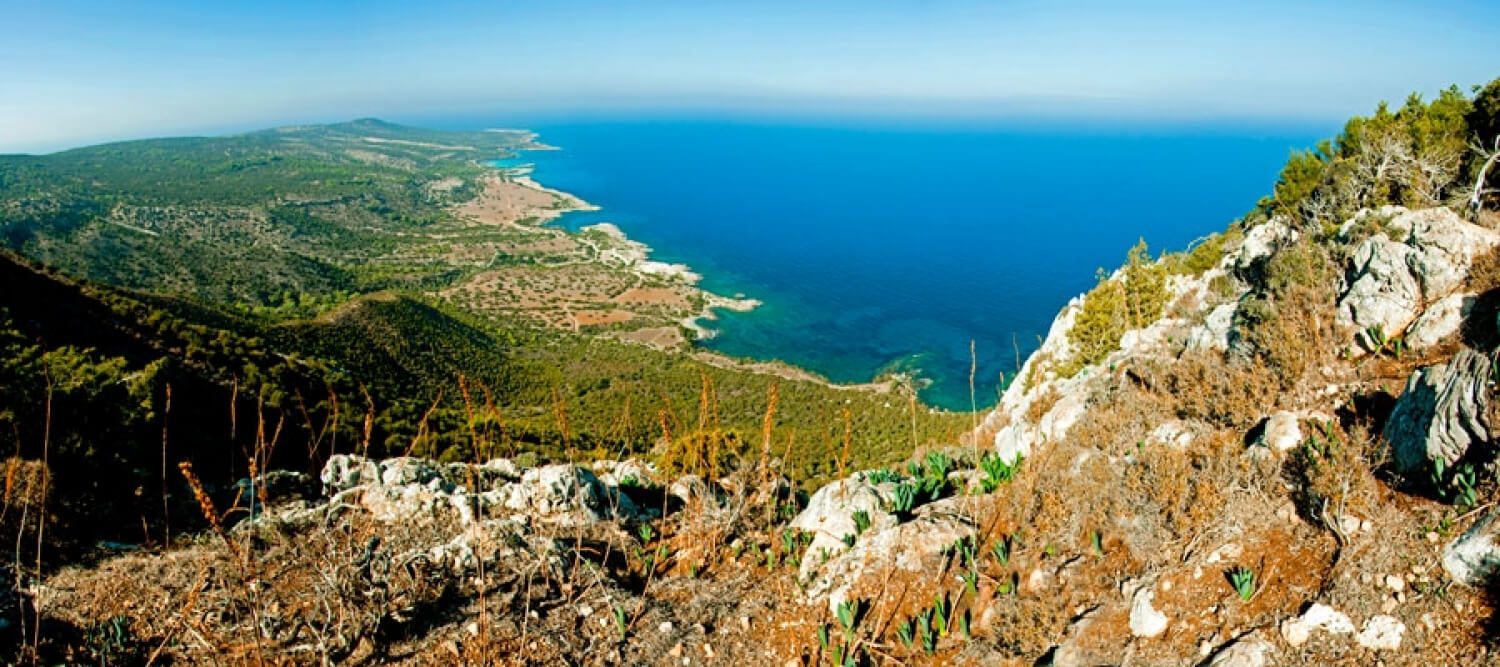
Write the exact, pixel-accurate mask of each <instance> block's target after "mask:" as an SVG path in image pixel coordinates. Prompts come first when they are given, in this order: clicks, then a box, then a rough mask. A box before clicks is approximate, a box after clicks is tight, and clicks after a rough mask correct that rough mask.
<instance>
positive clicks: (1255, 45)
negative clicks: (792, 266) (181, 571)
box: [0, 0, 1500, 153]
mask: <svg viewBox="0 0 1500 667" xmlns="http://www.w3.org/2000/svg"><path fill="white" fill-rule="evenodd" d="M0 24H3V25H5V26H7V27H6V28H5V29H4V30H3V33H0V34H3V35H4V37H5V39H3V40H0V59H3V60H4V62H7V63H11V64H14V65H15V66H12V67H7V68H4V70H3V71H0V153H12V152H47V151H52V150H58V149H62V148H67V147H74V146H80V145H86V144H91V143H98V142H101V141H111V140H119V139H129V138H140V137H147V136H163V135H182V134H215V133H223V132H235V131H244V130H249V129H255V128H260V127H268V126H274V125H283V124H294V123H308V122H329V121H338V120H348V119H352V118H357V117H366V116H375V117H381V118H388V119H392V120H397V121H401V120H410V119H412V118H422V117H442V116H472V117H481V116H488V117H494V118H500V117H517V118H524V117H538V116H547V115H558V114H579V113H584V114H595V115H608V114H616V115H630V114H636V115H640V114H658V115H677V116H681V115H684V114H688V115H691V114H708V115H719V116H723V115H730V116H744V117H776V118H797V117H806V118H822V119H830V118H833V119H841V118H853V119H867V120H870V119H873V120H883V121H885V122H913V121H959V122H979V123H999V122H1067V121H1082V122H1097V123H1122V122H1123V123H1148V124H1161V123H1179V124H1186V125H1195V124H1196V125H1204V124H1214V123H1254V124H1271V125H1286V124H1311V125H1319V126H1324V125H1331V124H1335V123H1338V122H1341V121H1342V120H1343V119H1344V118H1346V117H1348V116H1350V115H1355V114H1361V113H1368V112H1369V111H1370V110H1371V109H1372V108H1373V107H1374V105H1375V104H1376V102H1378V101H1381V100H1386V101H1389V102H1391V103H1393V104H1399V103H1400V102H1401V101H1402V100H1403V99H1404V98H1405V97H1406V95H1407V94H1408V93H1411V92H1413V91H1415V92H1419V93H1422V94H1424V95H1426V96H1427V97H1431V96H1432V95H1434V94H1435V93H1436V92H1437V91H1438V90H1441V89H1442V88H1444V87H1446V86H1447V85H1449V84H1458V85H1459V86H1461V87H1464V88H1467V87H1468V86H1470V85H1474V84H1481V83H1484V82H1486V81H1488V80H1489V79H1491V78H1493V77H1494V76H1496V75H1497V74H1500V40H1495V39H1493V38H1492V36H1491V35H1487V34H1485V30H1486V28H1487V27H1491V26H1494V25H1500V6H1496V5H1494V4H1493V3H1478V2H1443V3H1432V4H1429V5H1426V6H1421V7H1409V6H1405V5H1401V4H1396V3H1353V2H1339V3H1320V4H1319V5H1318V6H1308V5H1305V4H1302V3H1290V2H1271V3H1265V2H1262V3H1255V4H1253V5H1250V4H1245V5H1240V6H1234V5H1214V6H1212V7H1208V8H1205V7H1201V6H1199V5H1196V4H1192V3H1183V2H1152V3H1145V4H1143V5H1140V6H1136V7H1131V8H1128V9H1125V8H1120V7H1117V6H1115V5H1114V4H1110V3H1098V2H1070V3H1066V4H1065V5H1064V4H1061V3H999V4H982V3H971V2H950V3H942V4H940V5H923V6H916V5H911V4H906V3H889V2H869V3H843V2H838V3H820V4H818V5H816V6H812V7H807V6H801V5H798V4H792V3H761V4H757V5H755V6H753V7H746V6H725V5H718V4H708V3H698V4H692V3H678V2H667V3H656V4H652V5H649V6H637V5H628V6H627V5H619V4H596V3H583V2H555V3H545V4H543V5H537V6H521V5H503V6H498V5H495V4H493V3H468V2H457V1H446V0H445V1H444V2H439V3H424V4H422V5H420V6H416V5H405V4H395V3H380V2H375V3H342V2H335V3H295V2H288V3H282V2H268V3H260V4H257V5H255V6H254V7H241V6H230V5H226V6H219V5H206V6H205V5H200V4H197V3H193V4H189V3H186V2H160V1H158V2H149V3H144V4H134V5H131V6H128V7H127V6H123V5H121V6H114V5H102V6H94V5H92V4H91V3H82V2H74V1H68V0H65V1H60V2H55V3H48V4H46V5H45V6H10V7H5V8H0Z"/></svg>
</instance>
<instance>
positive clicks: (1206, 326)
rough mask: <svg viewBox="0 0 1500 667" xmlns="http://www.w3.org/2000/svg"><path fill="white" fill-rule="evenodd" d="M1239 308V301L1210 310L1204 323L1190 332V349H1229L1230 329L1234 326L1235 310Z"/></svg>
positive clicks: (1188, 340)
mask: <svg viewBox="0 0 1500 667" xmlns="http://www.w3.org/2000/svg"><path fill="white" fill-rule="evenodd" d="M1238 308H1239V303H1225V304H1220V305H1219V306H1217V307H1215V308H1214V309H1213V310H1211V311H1209V313H1208V317H1205V318H1204V319H1203V324H1200V325H1198V326H1196V327H1193V328H1192V330H1191V331H1189V332H1188V338H1187V347H1188V349H1198V348H1208V349H1214V350H1219V351H1224V350H1227V349H1229V331H1230V330H1231V329H1233V328H1234V311H1235V310H1236V309H1238Z"/></svg>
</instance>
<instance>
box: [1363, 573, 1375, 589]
mask: <svg viewBox="0 0 1500 667" xmlns="http://www.w3.org/2000/svg"><path fill="white" fill-rule="evenodd" d="M1372 581H1375V575H1373V574H1370V573H1369V572H1361V573H1360V575H1359V583H1361V584H1364V585H1366V586H1369V585H1370V582H1372Z"/></svg>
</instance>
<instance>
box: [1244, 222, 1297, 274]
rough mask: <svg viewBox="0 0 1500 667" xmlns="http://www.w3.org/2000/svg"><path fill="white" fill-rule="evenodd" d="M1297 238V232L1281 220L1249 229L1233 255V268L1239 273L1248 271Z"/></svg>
mask: <svg viewBox="0 0 1500 667" xmlns="http://www.w3.org/2000/svg"><path fill="white" fill-rule="evenodd" d="M1297 237H1298V234H1297V230H1295V229H1292V228H1291V227H1290V226H1289V225H1287V223H1286V221H1285V220H1284V219H1283V218H1274V219H1272V220H1270V221H1268V222H1264V223H1261V224H1259V225H1256V226H1254V227H1251V228H1250V230H1249V231H1247V232H1245V240H1244V241H1243V242H1241V243H1240V247H1239V250H1238V251H1237V252H1235V254H1234V266H1235V268H1236V269H1238V270H1240V271H1245V270H1248V269H1250V268H1251V267H1253V266H1255V265H1256V264H1257V263H1259V262H1260V261H1261V260H1263V259H1265V258H1267V257H1270V256H1271V255H1272V254H1273V253H1275V252H1276V249H1277V248H1278V247H1280V246H1281V245H1282V244H1284V243H1289V242H1291V241H1295V240H1297Z"/></svg>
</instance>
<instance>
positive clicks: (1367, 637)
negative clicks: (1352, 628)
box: [1354, 615, 1406, 651]
mask: <svg viewBox="0 0 1500 667" xmlns="http://www.w3.org/2000/svg"><path fill="white" fill-rule="evenodd" d="M1404 634H1406V624H1404V623H1402V622H1401V621H1399V620H1396V618H1395V617H1394V616H1386V615H1380V616H1374V617H1371V618H1370V620H1368V621H1365V627H1364V628H1363V629H1362V630H1360V631H1359V634H1357V635H1354V641H1355V642H1357V643H1358V644H1359V645H1360V646H1363V647H1365V648H1368V649H1374V650H1376V651H1394V650H1396V649H1398V648H1401V637H1402V635H1404Z"/></svg>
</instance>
